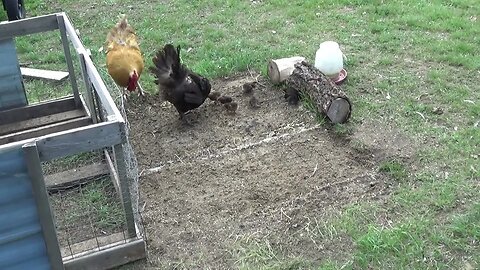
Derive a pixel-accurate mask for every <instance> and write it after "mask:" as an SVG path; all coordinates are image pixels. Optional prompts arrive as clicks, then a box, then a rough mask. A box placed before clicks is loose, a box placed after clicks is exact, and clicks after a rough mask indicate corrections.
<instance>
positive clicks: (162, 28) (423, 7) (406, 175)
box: [0, 0, 480, 269]
mask: <svg viewBox="0 0 480 270" xmlns="http://www.w3.org/2000/svg"><path fill="white" fill-rule="evenodd" d="M254 2H255V3H253V2H252V1H220V0H215V1H194V2H192V1H185V0H181V1H163V2H162V3H153V2H148V3H147V2H141V3H134V4H131V3H126V2H123V1H118V0H109V1H103V2H98V3H92V2H91V1H86V0H80V1H73V0H64V1H58V3H55V4H52V3H51V2H49V1H41V0H32V1H26V5H27V13H28V14H29V15H30V16H34V15H43V14H47V13H51V12H58V11H65V12H66V13H67V14H68V16H69V17H70V18H71V19H72V22H73V24H74V26H75V27H76V28H78V29H79V31H80V33H81V39H82V41H83V42H84V44H85V46H86V47H87V48H89V49H91V51H92V57H93V60H94V62H95V63H96V64H97V66H98V67H99V69H100V72H101V74H102V76H103V77H104V78H105V80H106V81H109V83H111V81H110V79H109V77H108V74H107V73H106V72H105V68H104V63H105V56H104V54H103V53H99V52H98V48H99V47H100V46H102V45H103V42H104V39H105V35H106V33H107V32H108V30H109V29H110V27H111V26H112V25H114V23H115V22H116V20H117V16H116V15H117V14H120V13H126V14H127V15H128V16H129V21H130V22H131V24H132V25H133V26H134V27H135V29H136V30H137V33H138V35H139V37H140V41H141V48H142V50H143V53H144V56H145V61H146V64H147V66H148V65H150V62H151V57H152V56H153V54H154V53H155V51H156V50H157V49H158V48H160V47H161V46H163V45H164V44H165V43H169V42H172V43H175V44H179V45H181V46H182V47H183V48H185V49H188V48H191V50H190V51H189V52H188V53H187V52H186V50H185V51H184V52H183V55H182V56H183V60H184V62H185V63H186V65H187V66H189V67H190V68H192V69H194V70H195V71H198V72H199V73H202V74H204V75H206V76H208V77H210V78H216V77H219V76H223V75H229V74H231V73H233V72H241V71H245V70H247V69H254V70H257V71H259V72H261V73H262V74H264V75H265V74H266V66H267V61H268V60H269V59H271V58H281V57H287V56H294V55H303V56H305V57H306V58H307V60H309V61H313V59H314V55H315V51H316V49H317V48H318V45H319V44H320V42H322V41H324V40H329V39H333V40H337V41H338V42H339V43H340V44H341V47H342V49H343V51H344V52H345V54H346V55H347V57H348V61H347V62H346V68H347V70H348V74H349V77H348V81H347V82H346V83H345V84H344V85H342V89H343V90H344V91H345V92H346V93H347V94H348V95H349V97H350V98H351V100H352V103H353V113H352V118H351V119H352V120H351V122H352V123H351V124H350V125H353V126H356V125H361V124H362V123H363V121H364V120H378V121H383V122H385V123H388V124H392V126H396V127H399V128H400V129H401V130H402V131H403V132H405V133H406V134H407V135H408V136H409V137H410V139H411V140H412V144H414V145H413V146H412V147H413V148H415V149H418V152H417V155H416V156H415V158H414V160H412V161H409V164H408V168H407V166H406V165H405V164H403V163H402V162H400V161H398V160H387V161H385V162H383V163H380V164H377V168H378V169H379V170H380V171H381V172H384V173H385V174H386V175H388V176H389V177H391V178H392V179H394V180H395V182H396V183H397V184H398V185H396V186H395V189H394V190H393V194H392V195H391V197H389V198H388V199H386V201H385V202H382V204H377V203H366V204H363V203H359V204H357V205H351V206H346V208H345V209H343V210H342V213H341V214H339V216H338V217H336V218H333V219H332V220H329V221H328V223H329V228H330V227H332V228H335V230H336V231H338V232H339V234H344V235H346V236H347V237H349V238H350V239H352V241H353V242H354V243H355V247H354V248H353V249H354V251H353V253H352V254H353V255H352V254H344V255H345V256H346V257H348V258H349V261H350V264H347V265H344V262H339V261H336V260H334V259H331V258H323V260H322V261H321V262H318V261H317V262H311V261H309V260H308V259H304V258H301V257H296V258H290V257H288V256H284V255H283V254H282V252H281V251H280V250H277V249H271V248H270V247H269V246H268V245H267V244H266V243H262V244H258V245H257V244H253V245H246V247H245V248H244V249H242V250H241V251H240V252H238V253H236V255H237V257H238V261H237V262H236V263H235V264H236V265H237V266H238V268H241V269H316V268H320V269H339V268H342V267H345V268H346V269H362V268H374V269H465V268H467V265H470V266H471V267H472V269H475V268H476V267H477V268H478V267H480V258H479V255H478V254H480V250H479V245H478V242H479V239H478V238H479V227H478V220H479V206H478V201H479V199H480V197H479V194H480V189H479V186H478V180H479V179H480V167H479V164H480V159H479V153H480V124H479V122H480V91H478V82H479V81H480V72H479V71H480V46H478V44H480V26H479V20H480V18H479V14H480V5H479V4H478V1H477V0H451V1H439V0H435V1H425V0H421V1H413V0H409V1H400V0H392V1H388V2H387V1H380V0H375V1H358V0H337V1H331V0H327V1H321V2H320V1H314V0H306V1H300V0H290V1H286V0H272V1H254ZM2 18H5V14H4V12H3V11H2V10H0V19H2ZM48 37H49V38H48V39H47V38H42V37H41V36H36V35H31V36H28V37H22V38H19V39H18V40H17V49H18V56H19V59H20V62H32V63H33V64H32V65H33V66H34V67H44V68H51V69H58V70H65V63H64V60H63V59H62V57H61V53H60V52H61V47H60V45H59V44H60V43H59V38H58V37H57V36H55V35H54V34H52V35H51V36H48ZM142 85H143V86H144V88H146V90H147V91H149V92H152V93H154V92H155V91H156V87H155V85H154V83H153V77H152V76H151V75H150V74H148V72H146V73H145V74H143V75H142ZM25 87H26V89H27V90H28V96H29V99H32V100H35V101H37V100H38V101H39V100H44V99H49V98H52V97H57V96H61V95H64V94H68V93H69V91H70V90H69V86H68V82H64V83H62V84H60V85H57V84H53V83H50V82H43V81H42V82H40V81H37V80H29V81H26V85H25ZM303 106H305V107H306V108H308V109H310V110H313V108H314V106H313V103H312V102H311V101H308V100H306V101H304V102H303ZM439 108H440V109H441V110H438V109H439ZM317 119H318V120H320V121H324V120H323V117H322V116H320V115H318V114H317ZM321 119H322V120H321ZM334 129H336V132H337V133H339V134H343V133H347V131H348V126H342V125H339V126H335V127H334ZM379 132H382V131H381V130H379ZM381 147H382V145H379V148H381ZM355 148H356V149H357V148H358V149H360V150H362V149H364V148H365V147H364V146H363V145H361V144H358V145H356V146H355ZM72 162H73V161H72ZM410 162H411V163H412V164H410ZM87 194H88V196H87V197H88V198H87V199H85V201H89V203H90V204H91V203H93V204H97V203H98V205H99V206H98V209H99V211H100V212H101V211H105V212H111V211H112V210H109V209H106V210H101V206H100V205H103V203H105V202H102V201H101V199H99V198H97V195H98V194H95V192H93V191H92V193H91V194H90V193H89V192H87ZM100 202H101V203H100ZM79 203H80V204H83V203H85V202H79ZM381 216H384V218H380V217H381ZM96 222H97V221H96ZM98 222H100V221H98ZM105 222H106V223H107V224H109V221H105ZM333 237H334V238H335V237H337V236H333Z"/></svg>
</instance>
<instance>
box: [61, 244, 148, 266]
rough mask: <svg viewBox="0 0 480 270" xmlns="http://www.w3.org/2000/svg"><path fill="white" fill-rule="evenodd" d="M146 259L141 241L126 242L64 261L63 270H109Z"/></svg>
mask: <svg viewBox="0 0 480 270" xmlns="http://www.w3.org/2000/svg"><path fill="white" fill-rule="evenodd" d="M145 257H146V249H145V241H144V240H143V239H136V240H127V243H121V242H120V243H119V244H117V245H112V247H110V248H107V249H104V250H101V251H99V252H94V253H90V254H88V255H85V256H81V257H78V258H75V259H70V260H66V261H64V267H65V270H103V269H111V268H113V267H117V266H120V265H124V264H127V263H129V262H133V261H137V260H140V259H143V258H145Z"/></svg>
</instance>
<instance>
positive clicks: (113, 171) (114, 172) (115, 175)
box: [103, 150, 120, 194]
mask: <svg viewBox="0 0 480 270" xmlns="http://www.w3.org/2000/svg"><path fill="white" fill-rule="evenodd" d="M103 153H104V154H105V160H106V161H107V168H108V171H109V172H110V178H111V179H112V182H113V186H114V187H115V191H117V194H120V180H119V179H118V173H117V169H116V168H115V164H114V163H113V161H112V158H111V157H110V153H108V151H107V150H103Z"/></svg>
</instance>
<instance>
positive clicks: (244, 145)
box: [127, 75, 412, 269]
mask: <svg viewBox="0 0 480 270" xmlns="http://www.w3.org/2000/svg"><path fill="white" fill-rule="evenodd" d="M252 80H253V77H251V76H248V75H247V76H240V75H238V76H235V77H233V78H226V79H221V80H217V81H215V82H213V88H214V90H218V91H220V92H222V93H224V94H228V95H230V96H232V97H233V98H234V100H235V101H237V102H238V103H239V108H238V111H237V113H236V114H234V115H231V114H228V113H227V111H226V110H225V109H224V108H223V107H222V106H221V105H218V104H215V103H214V102H212V101H210V100H207V101H206V102H205V104H204V105H203V106H202V107H200V108H199V109H197V110H195V111H194V112H192V113H191V114H190V115H188V120H189V122H190V123H191V125H187V124H183V123H182V122H181V121H180V120H179V117H178V114H177V113H176V111H175V109H174V108H173V107H172V106H171V105H170V104H167V103H165V102H162V101H161V100H159V97H158V96H156V95H152V96H148V97H147V98H146V99H142V98H136V97H132V99H131V100H130V102H129V104H128V110H127V113H128V120H129V123H130V125H131V134H130V135H131V138H130V139H131V142H132V144H133V146H134V149H135V152H136V156H137V159H138V162H139V166H140V171H141V172H142V173H141V179H140V181H141V183H140V190H141V194H142V195H141V196H142V200H143V202H144V203H145V208H144V212H143V218H144V223H145V227H146V231H147V238H148V241H147V243H148V247H147V248H148V252H149V259H148V262H147V263H145V262H143V263H137V264H135V266H134V269H147V268H148V269H150V268H149V267H161V268H167V269H168V268H170V267H171V268H175V267H178V265H179V264H180V265H181V266H182V267H185V268H188V269H206V268H211V269H231V268H233V266H234V265H235V260H236V259H238V258H237V257H236V251H238V249H236V247H238V246H239V245H240V246H241V245H243V244H244V243H252V242H255V241H258V242H262V243H266V242H268V243H270V246H271V247H272V248H273V249H274V250H276V251H278V252H280V253H281V254H282V255H284V256H301V257H303V258H306V259H309V260H311V261H314V262H315V261H321V260H323V259H325V258H332V259H335V258H337V256H339V255H340V254H342V253H343V254H345V252H347V253H348V252H349V251H350V250H351V249H352V243H351V241H350V240H349V239H348V238H346V237H341V236H340V237H337V238H336V239H339V238H340V239H342V241H328V239H326V238H324V239H323V240H322V241H315V239H317V240H318V239H319V238H321V237H319V236H318V235H315V230H316V229H317V230H318V226H320V224H323V223H322V222H324V221H325V220H326V219H327V218H328V217H331V216H332V215H334V214H335V213H338V211H340V210H341V209H342V208H343V207H344V206H346V205H348V204H352V203H356V202H365V201H381V200H384V199H385V198H386V196H388V194H389V192H390V190H391V186H393V184H394V183H393V181H392V180H390V179H388V178H387V177H386V176H385V175H383V174H381V173H379V172H378V164H379V162H381V161H383V160H385V159H388V158H392V157H402V158H408V157H410V156H411V154H412V151H411V149H412V148H411V147H409V146H408V145H409V144H408V142H407V141H405V140H404V139H403V138H402V137H401V136H400V135H398V134H397V133H396V132H395V131H394V130H391V129H390V128H389V127H387V126H379V125H376V124H373V123H357V124H355V125H353V124H350V126H354V129H355V130H353V131H352V132H351V133H350V134H348V135H345V134H343V135H342V134H339V133H338V132H337V133H336V132H334V131H333V129H332V128H330V127H329V126H328V124H323V125H319V124H318V123H316V121H315V119H314V116H313V114H312V113H310V112H308V111H306V110H305V109H304V108H303V106H298V107H295V106H291V105H288V104H287V103H286V102H285V100H284V98H283V92H282V91H281V90H279V89H278V88H274V87H271V86H270V85H269V83H268V82H266V81H262V80H261V81H260V84H259V85H258V86H257V88H256V89H255V90H254V95H255V97H256V98H257V99H258V100H259V101H260V104H259V105H260V106H259V108H257V109H252V108H250V107H249V100H250V96H248V95H244V94H243V93H242V85H243V84H244V83H246V82H251V81H252ZM379 130H381V131H382V132H378V131H379ZM409 149H410V150H409ZM400 155H403V156H400ZM143 202H142V203H141V205H142V204H143ZM341 251H344V252H341ZM337 259H347V258H337Z"/></svg>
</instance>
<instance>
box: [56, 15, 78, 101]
mask: <svg viewBox="0 0 480 270" xmlns="http://www.w3.org/2000/svg"><path fill="white" fill-rule="evenodd" d="M65 17H66V15H65V13H63V14H57V22H58V29H59V30H60V36H61V37H62V45H63V53H64V55H65V61H66V62H67V67H68V73H69V74H70V84H71V85H72V90H73V97H74V99H75V105H76V106H77V108H79V107H80V105H81V104H82V102H81V101H80V94H79V93H78V85H77V78H76V76H75V69H74V68H73V62H72V54H71V52H70V46H69V42H68V38H67V31H66V29H65V20H64V18H65ZM73 35H75V36H76V35H77V33H74V34H73ZM70 36H72V34H70Z"/></svg>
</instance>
